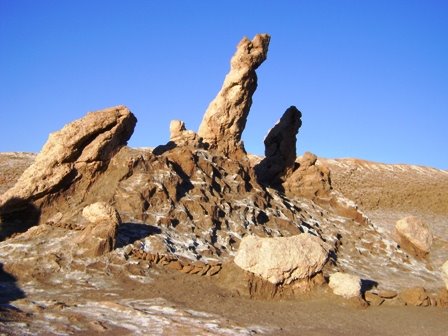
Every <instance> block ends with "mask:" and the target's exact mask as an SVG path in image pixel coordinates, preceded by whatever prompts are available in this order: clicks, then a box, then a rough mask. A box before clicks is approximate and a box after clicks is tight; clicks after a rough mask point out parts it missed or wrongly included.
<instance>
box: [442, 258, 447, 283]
mask: <svg viewBox="0 0 448 336" xmlns="http://www.w3.org/2000/svg"><path fill="white" fill-rule="evenodd" d="M442 278H443V280H444V281H445V285H446V289H447V290H448V260H447V261H445V263H444V264H443V265H442Z"/></svg>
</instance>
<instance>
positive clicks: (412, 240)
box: [395, 216, 433, 256]
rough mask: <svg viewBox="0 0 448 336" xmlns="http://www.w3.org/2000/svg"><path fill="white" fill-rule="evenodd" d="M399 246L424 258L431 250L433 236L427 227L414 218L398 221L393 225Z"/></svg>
mask: <svg viewBox="0 0 448 336" xmlns="http://www.w3.org/2000/svg"><path fill="white" fill-rule="evenodd" d="M395 230H396V232H397V234H398V239H399V242H400V245H401V246H402V247H403V248H404V249H405V250H407V251H408V252H410V253H412V254H414V255H416V256H425V255H426V254H428V253H429V252H430V250H431V245H432V242H433V235H432V232H431V229H430V228H429V226H428V225H427V224H426V223H424V222H423V221H422V220H421V219H419V218H417V217H415V216H408V217H405V218H403V219H400V220H399V221H397V223H396V224H395Z"/></svg>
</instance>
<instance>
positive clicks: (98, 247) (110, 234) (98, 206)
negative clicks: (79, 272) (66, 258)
mask: <svg viewBox="0 0 448 336" xmlns="http://www.w3.org/2000/svg"><path fill="white" fill-rule="evenodd" d="M82 216H83V217H84V218H85V219H87V220H88V221H89V224H88V225H87V226H86V227H85V228H84V230H83V231H82V233H81V234H80V236H79V237H78V238H77V239H76V241H75V242H76V243H77V244H78V248H79V250H78V253H77V254H78V255H81V256H84V257H98V256H101V255H103V254H105V253H108V252H110V251H112V250H113V249H114V248H115V243H116V237H117V232H118V231H117V230H118V226H119V225H120V224H121V219H120V215H119V214H118V212H117V210H115V209H114V208H113V207H111V206H110V205H108V204H107V203H105V202H97V203H94V204H91V205H89V206H87V207H85V208H84V209H83V211H82Z"/></svg>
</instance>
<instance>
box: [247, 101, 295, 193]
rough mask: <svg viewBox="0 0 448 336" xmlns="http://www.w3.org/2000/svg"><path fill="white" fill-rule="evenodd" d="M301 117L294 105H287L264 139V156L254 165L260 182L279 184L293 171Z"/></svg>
mask: <svg viewBox="0 0 448 336" xmlns="http://www.w3.org/2000/svg"><path fill="white" fill-rule="evenodd" d="M301 117H302V113H301V112H300V111H299V110H298V109H297V108H296V107H295V106H291V107H289V108H288V109H287V110H286V112H285V113H284V114H283V116H282V117H281V119H280V120H279V121H278V122H277V124H276V125H275V126H274V127H273V128H272V129H271V130H270V131H269V133H268V135H267V136H266V138H265V139H264V145H265V153H264V154H265V158H264V159H263V160H262V161H261V162H260V163H259V164H258V165H257V167H255V171H256V174H257V177H258V179H259V181H260V182H261V183H263V184H266V185H274V186H275V185H276V186H279V185H280V184H281V183H282V182H283V179H284V177H285V176H286V175H288V174H289V173H290V172H292V171H293V169H294V167H295V161H296V141H297V139H296V135H297V133H298V131H299V128H300V126H302V120H301Z"/></svg>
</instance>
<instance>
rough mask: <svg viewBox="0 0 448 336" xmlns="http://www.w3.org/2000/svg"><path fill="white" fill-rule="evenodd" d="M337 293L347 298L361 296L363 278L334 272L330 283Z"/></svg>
mask: <svg viewBox="0 0 448 336" xmlns="http://www.w3.org/2000/svg"><path fill="white" fill-rule="evenodd" d="M328 285H329V286H330V288H331V289H332V290H333V293H334V294H336V295H340V296H343V297H344V298H346V299H349V298H353V297H360V296H361V278H360V277H359V276H356V275H352V274H347V273H341V272H337V273H333V274H332V275H330V282H329V284H328Z"/></svg>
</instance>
